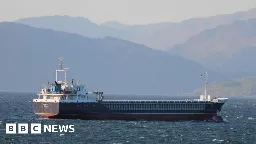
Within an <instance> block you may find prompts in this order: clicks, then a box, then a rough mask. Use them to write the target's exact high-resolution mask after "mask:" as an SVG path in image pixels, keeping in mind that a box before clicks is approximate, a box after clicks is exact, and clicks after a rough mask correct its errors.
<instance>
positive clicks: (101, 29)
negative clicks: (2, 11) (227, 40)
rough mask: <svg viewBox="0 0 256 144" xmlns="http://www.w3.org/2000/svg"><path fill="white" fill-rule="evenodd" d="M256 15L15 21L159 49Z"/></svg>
mask: <svg viewBox="0 0 256 144" xmlns="http://www.w3.org/2000/svg"><path fill="white" fill-rule="evenodd" d="M250 18H256V8H255V9H251V10H249V11H241V12H237V13H233V14H223V15H217V16H211V17H207V18H192V19H189V20H185V21H181V22H178V23H169V22H166V23H157V24H148V25H122V24H120V23H117V22H106V23H103V24H101V25H97V24H94V23H92V22H90V21H89V20H88V19H86V18H80V17H79V18H73V17H68V16H47V17H34V18H26V19H20V20H17V21H16V22H18V23H22V24H26V25H30V26H34V27H38V28H51V29H54V30H61V31H65V32H72V33H79V34H81V35H83V36H88V37H92V38H98V37H105V36H111V37H116V38H119V39H124V40H128V41H132V42H135V43H139V44H144V45H146V46H148V47H150V48H153V49H157V50H168V49H169V48H171V47H173V46H174V45H176V44H181V43H184V42H185V41H186V40H187V39H189V38H190V37H191V36H195V35H197V34H199V33H200V32H202V31H203V30H206V29H212V28H215V27H217V26H220V25H225V24H230V23H233V22H234V21H236V20H247V19H250Z"/></svg>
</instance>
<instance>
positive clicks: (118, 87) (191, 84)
mask: <svg viewBox="0 0 256 144" xmlns="http://www.w3.org/2000/svg"><path fill="white" fill-rule="evenodd" d="M0 51H1V52H0V67H1V74H0V80H1V83H0V88H1V90H16V91H29V92H33V91H36V90H38V89H40V88H41V87H42V84H45V83H47V82H49V81H53V80H54V76H55V73H54V72H55V68H56V67H57V66H58V64H59V60H58V58H59V57H60V56H63V57H64V58H65V67H69V68H70V73H69V75H68V79H69V80H71V79H72V78H78V79H79V80H80V82H81V83H84V84H86V85H88V88H89V90H102V91H104V92H107V93H133V94H135V93H136V94H152V95H153V94H175V95H176V93H177V92H180V91H184V92H187V91H189V92H190V91H192V90H194V89H195V88H197V87H199V86H200V85H201V84H202V83H203V80H202V79H200V74H201V73H202V72H203V71H204V70H205V69H204V67H202V66H201V65H199V64H197V63H195V62H192V61H189V60H186V59H183V58H180V57H177V56H171V55H169V54H168V53H166V52H161V51H156V50H153V49H150V48H148V47H146V46H144V45H139V44H135V43H132V42H129V41H124V40H120V39H116V38H111V37H107V38H104V39H99V38H97V39H94V38H86V37H83V36H80V35H78V34H71V33H66V32H59V31H54V30H48V29H39V28H33V27H30V26H26V25H22V24H17V23H9V22H4V23H0ZM209 74H210V81H216V80H220V79H223V77H222V76H221V75H219V74H218V73H215V72H212V71H209Z"/></svg>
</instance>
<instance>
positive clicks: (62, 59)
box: [59, 57, 64, 69]
mask: <svg viewBox="0 0 256 144" xmlns="http://www.w3.org/2000/svg"><path fill="white" fill-rule="evenodd" d="M59 59H60V64H59V65H60V69H63V61H64V58H63V57H60V58H59Z"/></svg>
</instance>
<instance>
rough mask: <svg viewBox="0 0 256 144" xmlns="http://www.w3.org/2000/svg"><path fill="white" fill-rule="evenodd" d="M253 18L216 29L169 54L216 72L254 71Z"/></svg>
mask: <svg viewBox="0 0 256 144" xmlns="http://www.w3.org/2000/svg"><path fill="white" fill-rule="evenodd" d="M255 25H256V18H254V19H249V20H242V21H235V22H234V23H232V24H228V25H222V26H218V27H217V28H214V29H209V30H205V31H203V32H201V33H200V34H198V35H196V36H193V37H191V38H189V39H188V40H187V41H186V42H185V43H183V44H179V45H176V47H174V48H172V49H171V50H170V51H169V52H170V53H171V54H174V55H178V56H182V57H184V58H187V59H190V60H193V61H196V62H198V63H201V64H202V65H204V66H205V67H208V68H210V69H213V70H215V71H219V72H249V73H250V72H251V73H255V72H256V67H253V66H252V65H251V63H252V62H253V61H255V60H256V59H255V54H256V49H255V48H256V27H255Z"/></svg>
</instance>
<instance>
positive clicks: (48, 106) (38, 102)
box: [33, 99, 59, 118]
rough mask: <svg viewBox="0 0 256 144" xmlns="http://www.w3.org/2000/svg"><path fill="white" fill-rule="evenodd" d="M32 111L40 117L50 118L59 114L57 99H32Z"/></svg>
mask: <svg viewBox="0 0 256 144" xmlns="http://www.w3.org/2000/svg"><path fill="white" fill-rule="evenodd" d="M33 103H34V113H35V114H36V115H39V116H41V117H45V118H51V117H55V116H57V115H58V114H59V101H57V100H54V99H33Z"/></svg>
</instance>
